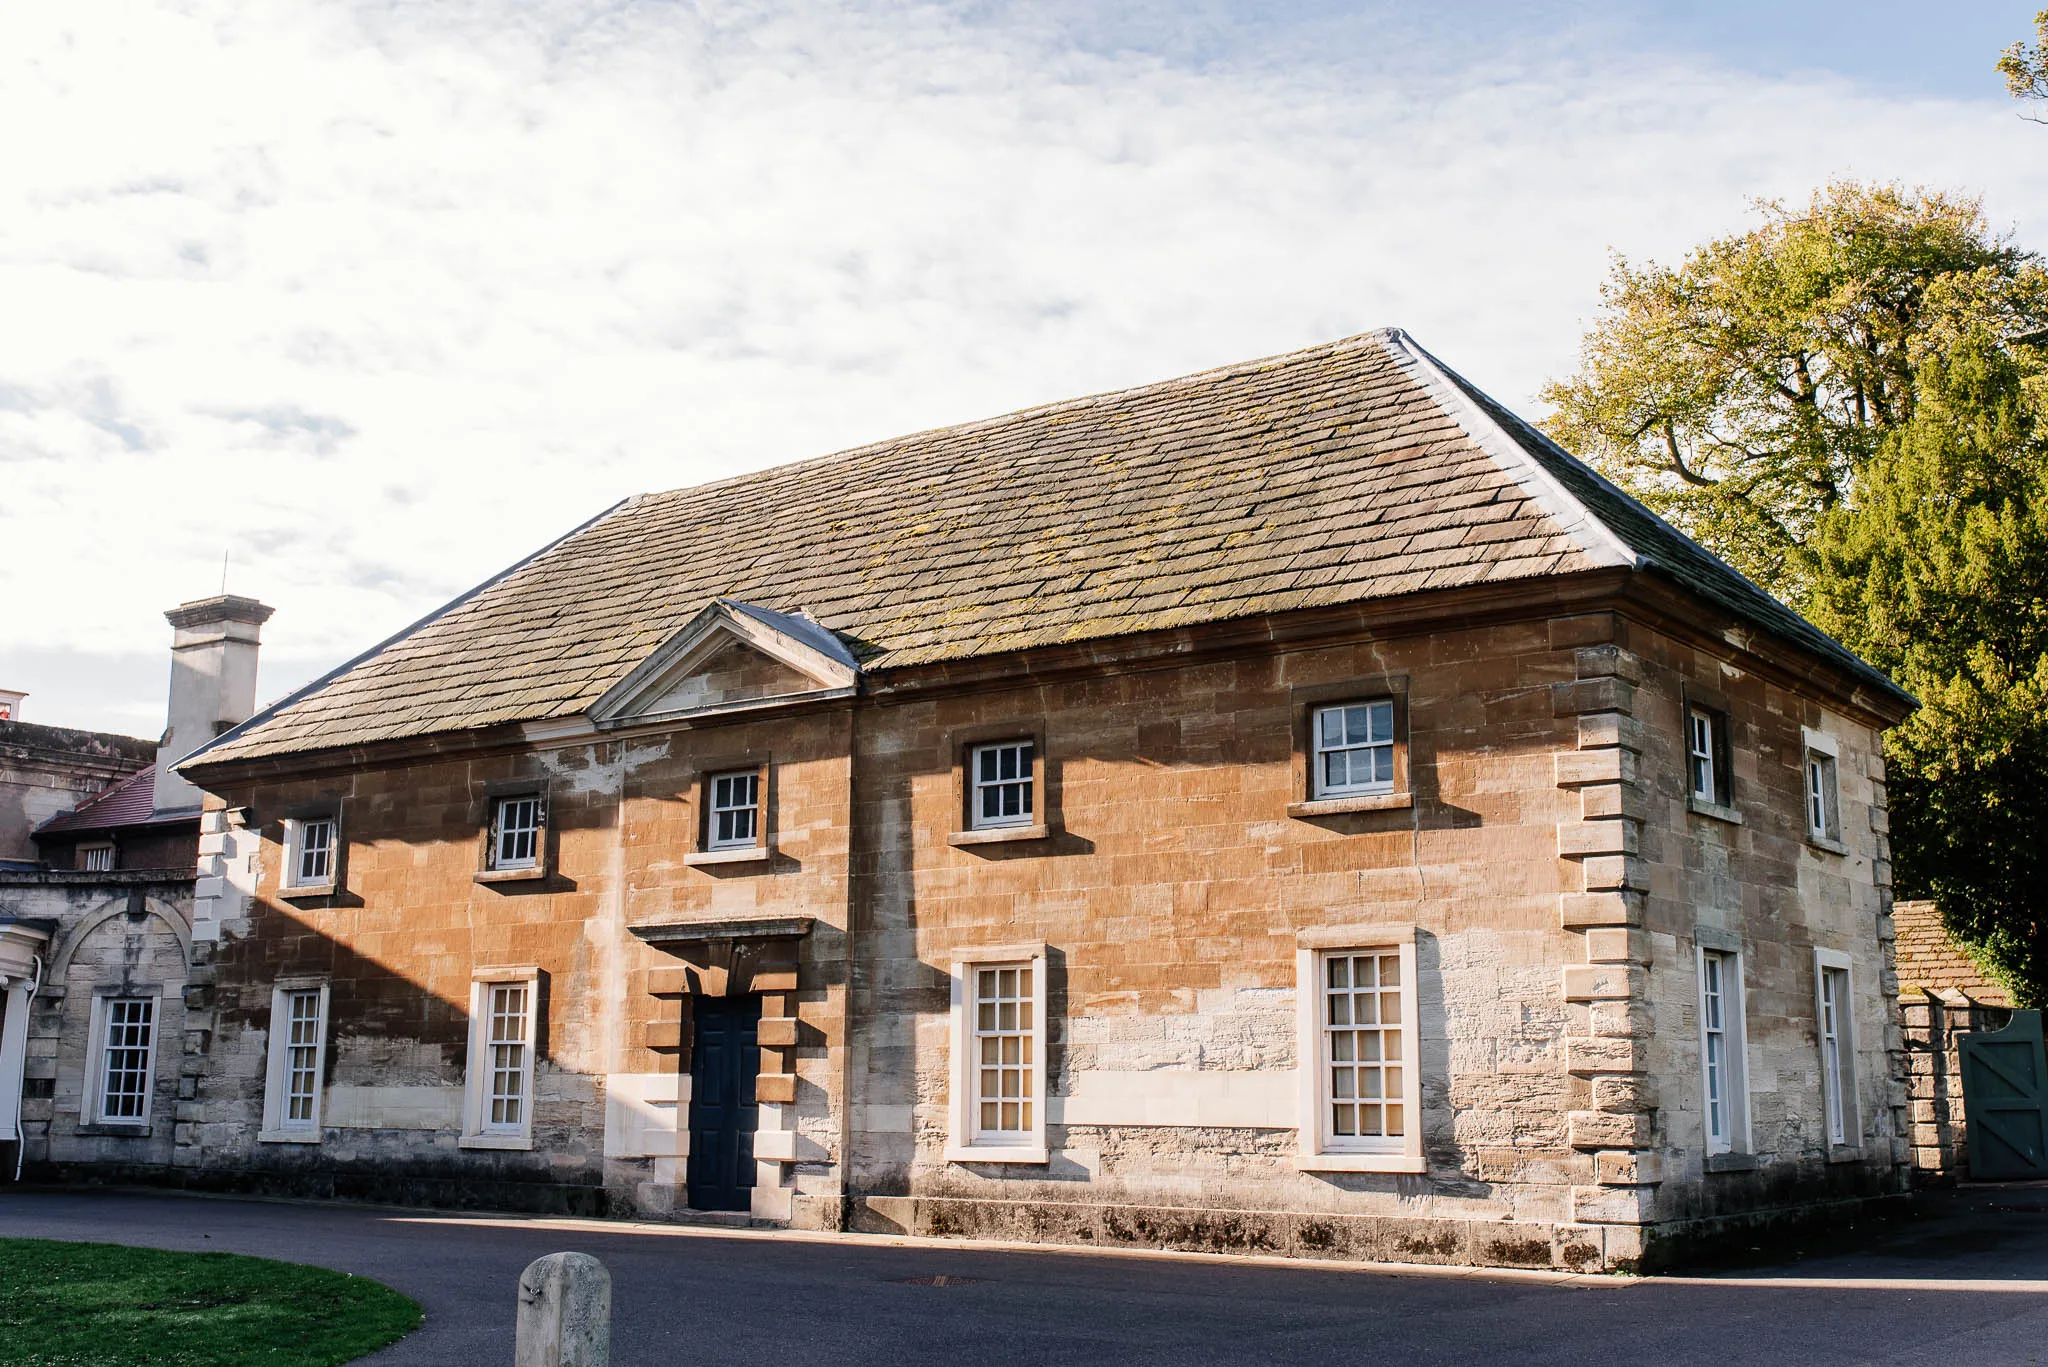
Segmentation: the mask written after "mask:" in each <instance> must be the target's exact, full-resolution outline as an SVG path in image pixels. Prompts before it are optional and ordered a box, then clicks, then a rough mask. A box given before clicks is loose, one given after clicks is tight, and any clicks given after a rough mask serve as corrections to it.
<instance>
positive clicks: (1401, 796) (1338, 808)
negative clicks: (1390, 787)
mask: <svg viewBox="0 0 2048 1367" xmlns="http://www.w3.org/2000/svg"><path fill="white" fill-rule="evenodd" d="M1414 805H1415V794H1413V793H1358V794H1355V795H1354V796H1351V797H1319V798H1316V799H1315V800H1313V801H1311V802H1290V803H1288V804H1287V814H1288V815H1289V816H1293V817H1303V816H1342V815H1343V814H1344V813H1346V812H1393V811H1399V810H1400V809H1402V808H1404V807H1413V806H1414Z"/></svg>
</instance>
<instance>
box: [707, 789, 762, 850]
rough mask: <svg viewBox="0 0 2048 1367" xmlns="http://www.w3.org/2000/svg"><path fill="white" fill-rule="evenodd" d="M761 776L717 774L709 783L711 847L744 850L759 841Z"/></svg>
mask: <svg viewBox="0 0 2048 1367" xmlns="http://www.w3.org/2000/svg"><path fill="white" fill-rule="evenodd" d="M760 820H761V776H760V775H759V774H757V773H743V774H719V775H718V776H717V777H715V778H713V779H712V780H711V848H712V849H714V850H731V849H744V848H748V847H751V846H753V845H755V844H757V843H758V842H759V832H760Z"/></svg>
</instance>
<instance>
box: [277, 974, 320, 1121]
mask: <svg viewBox="0 0 2048 1367" xmlns="http://www.w3.org/2000/svg"><path fill="white" fill-rule="evenodd" d="M285 1012H286V1015H285V1029H286V1032H287V1033H286V1036H285V1060H284V1069H285V1110H284V1125H285V1127H286V1128H289V1129H304V1128H309V1127H310V1126H311V1125H312V1124H313V1110H314V1104H315V1102H316V1101H317V1099H318V1097H319V1093H320V1072H319V1069H320V993H319V992H318V991H317V990H315V991H310V992H293V993H289V994H288V995H287V996H286V998H285Z"/></svg>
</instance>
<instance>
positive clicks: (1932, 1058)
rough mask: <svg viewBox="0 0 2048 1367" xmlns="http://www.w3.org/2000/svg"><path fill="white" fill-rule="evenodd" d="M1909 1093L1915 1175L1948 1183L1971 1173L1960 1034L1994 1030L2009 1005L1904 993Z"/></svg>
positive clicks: (1927, 1182) (2008, 1016)
mask: <svg viewBox="0 0 2048 1367" xmlns="http://www.w3.org/2000/svg"><path fill="white" fill-rule="evenodd" d="M1899 1009H1900V1012H1901V1014H1902V1015H1903V1016H1904V1017H1905V1046H1906V1047H1905V1058H1906V1069H1907V1074H1906V1082H1907V1093H1908V1096H1909V1098H1910V1105H1911V1129H1910V1130H1909V1131H1908V1133H1909V1135H1910V1137H1911V1141H1912V1162H1913V1180H1914V1182H1915V1183H1916V1184H1918V1185H1923V1186H1946V1185H1949V1184H1951V1183H1953V1182H1955V1181H1956V1180H1957V1179H1959V1178H1963V1177H1967V1176H1969V1161H1970V1146H1969V1140H1968V1136H1967V1128H1966V1121H1967V1116H1966V1115H1965V1113H1964V1110H1963V1051H1962V1049H1961V1048H1960V1044H1961V1041H1960V1039H1959V1038H1958V1037H1959V1036H1961V1035H1965V1034H1968V1033H1969V1032H1971V1031H1973V1030H1996V1029H1999V1028H2000V1027H2002V1026H2003V1025H2004V1024H2005V1023H2006V1022H2007V1021H2008V1020H2010V1019H2011V1018H2012V1012H2011V1010H2009V1009H2008V1008H2005V1007H1998V1006H1985V1005H1982V1004H1980V1003H1978V1002H1973V1001H1969V1000H1962V1001H1949V1000H1944V999H1943V998H1941V997H1938V996H1936V995H1934V994H1933V993H1931V992H1930V993H1923V994H1918V995H1915V996H1908V997H1903V998H1901V999H1900V1001H1899Z"/></svg>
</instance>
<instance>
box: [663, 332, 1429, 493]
mask: <svg viewBox="0 0 2048 1367" xmlns="http://www.w3.org/2000/svg"><path fill="white" fill-rule="evenodd" d="M1405 335H1406V334H1404V333H1402V331H1401V329H1400V328H1398V327H1381V328H1373V329H1371V330H1369V331H1366V332H1356V333H1353V334H1351V335H1350V336H1348V337H1339V338H1337V339H1336V340H1335V341H1330V342H1318V343H1316V344H1315V345H1313V346H1305V347H1296V348H1295V349H1294V350H1292V351H1280V352H1275V353H1273V354H1272V355H1270V356H1259V357H1255V358H1254V359H1252V360H1249V361H1233V362H1230V363H1229V364H1227V365H1216V366H1210V367H1209V368H1208V369H1206V370H1192V371H1189V372H1188V373H1186V374H1184V375H1175V376H1173V377H1172V378H1170V379H1165V380H1150V381H1147V382H1146V383H1144V384H1135V385H1127V386H1125V387H1124V388H1122V389H1098V390H1096V391H1095V392H1093V393H1090V394H1081V395H1077V396H1075V397H1073V398H1070V399H1054V400H1051V401H1050V402H1047V403H1037V404H1026V405H1025V406H1024V407H1022V408H1013V409H1010V410H1008V411H1007V412H1003V413H997V414H993V415H991V416H989V417H985V418H971V419H969V420H967V421H966V422H950V423H940V424H939V425H938V426H936V427H920V428H916V429H914V430H912V431H909V432H904V433H900V434H898V435H897V436H893V437H882V438H879V439H878V440H875V441H867V442H862V443H861V444H860V445H858V446H847V447H842V448H841V449H840V450H837V451H828V452H826V453H825V454H824V455H821V456H806V457H804V458H803V459H801V460H786V461H782V462H780V463H779V464H775V465H764V466H762V467H761V468H760V469H758V470H748V471H745V472H744V473H742V474H737V475H727V476H726V477H725V478H724V479H714V480H707V481H705V482H704V483H702V484H678V485H676V486H674V487H673V488H669V489H656V490H652V491H650V492H648V493H644V494H640V495H637V496H636V497H635V499H634V501H635V502H639V501H642V500H645V501H648V502H652V501H654V500H657V499H668V498H677V497H681V496H683V495H685V494H701V493H706V492H709V491H710V490H713V489H730V488H733V487H735V486H737V485H742V484H745V483H747V482H748V481H749V480H756V479H766V478H768V477H769V476H771V475H776V476H779V475H787V474H788V473H789V472H790V471H792V470H796V469H800V468H802V467H803V466H806V465H819V466H822V465H825V464H827V463H829V462H832V461H841V460H852V459H854V458H855V457H858V456H865V455H869V454H871V453H874V452H878V451H886V450H889V449H890V448H892V447H900V446H904V445H906V444H908V443H910V442H915V441H921V440H925V439H928V438H931V437H939V436H956V435H957V436H965V435H968V434H971V433H973V432H977V431H980V430H982V429H985V428H993V427H1001V426H1003V425H1004V424H1006V423H1013V422H1016V421H1018V420H1019V419H1025V418H1036V417H1043V416H1046V415H1048V414H1053V413H1063V412H1075V411H1079V410H1081V409H1085V408H1091V407H1094V406H1096V405H1099V404H1102V403H1105V402H1107V401H1109V400H1111V399H1128V398H1132V397H1135V396H1137V395H1141V394H1152V393H1163V392H1165V391H1167V390H1171V389H1176V388H1179V387H1182V386H1186V385H1192V384H1195V383H1196V382H1198V381H1203V380H1211V379H1216V378H1219V377H1222V376H1226V375H1238V374H1249V373H1251V372H1253V371H1256V370H1265V369H1270V368H1272V367H1274V366H1277V365H1281V364H1285V363H1292V362H1297V361H1301V360H1304V359H1306V358H1308V357H1311V356H1333V355H1336V354H1337V353H1339V352H1342V351H1362V350H1364V349H1365V347H1366V345H1367V344H1369V343H1371V342H1375V341H1381V342H1383V341H1384V340H1385V339H1386V338H1387V337H1389V336H1405Z"/></svg>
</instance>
